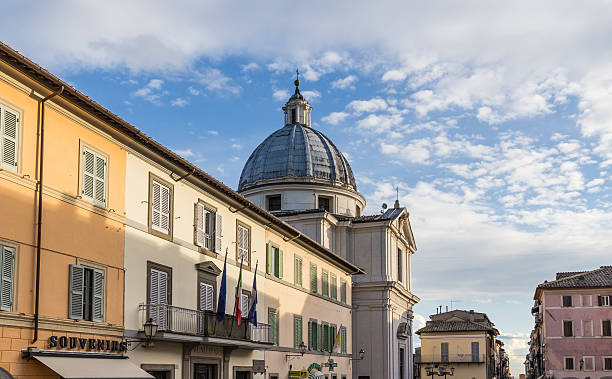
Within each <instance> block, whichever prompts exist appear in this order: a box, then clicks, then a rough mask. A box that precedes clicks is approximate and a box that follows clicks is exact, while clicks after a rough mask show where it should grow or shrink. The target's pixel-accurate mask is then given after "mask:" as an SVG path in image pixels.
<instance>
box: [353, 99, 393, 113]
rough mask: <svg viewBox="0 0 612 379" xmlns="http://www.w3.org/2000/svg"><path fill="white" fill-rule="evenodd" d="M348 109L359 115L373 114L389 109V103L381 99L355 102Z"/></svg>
mask: <svg viewBox="0 0 612 379" xmlns="http://www.w3.org/2000/svg"><path fill="white" fill-rule="evenodd" d="M346 107H347V108H349V109H352V110H353V111H355V112H356V113H358V114H359V113H364V112H367V113H372V112H378V111H381V110H385V109H387V102H386V101H384V100H383V99H381V98H380V97H376V98H373V99H370V100H353V101H351V102H350V103H348V105H347V106H346Z"/></svg>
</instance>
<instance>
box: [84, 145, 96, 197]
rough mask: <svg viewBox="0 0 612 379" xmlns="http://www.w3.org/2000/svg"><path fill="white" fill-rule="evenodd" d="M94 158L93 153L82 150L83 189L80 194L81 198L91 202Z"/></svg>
mask: <svg viewBox="0 0 612 379" xmlns="http://www.w3.org/2000/svg"><path fill="white" fill-rule="evenodd" d="M95 161H96V156H95V154H94V153H93V151H90V150H89V149H85V148H84V149H83V188H82V190H81V193H82V195H83V197H85V198H87V199H89V200H93V198H94V181H95V180H94V176H95V175H94V171H95V164H96V163H95Z"/></svg>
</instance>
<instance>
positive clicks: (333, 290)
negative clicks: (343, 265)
mask: <svg viewBox="0 0 612 379" xmlns="http://www.w3.org/2000/svg"><path fill="white" fill-rule="evenodd" d="M329 297H330V298H332V299H334V300H338V276H337V275H336V274H334V273H333V272H330V273H329Z"/></svg>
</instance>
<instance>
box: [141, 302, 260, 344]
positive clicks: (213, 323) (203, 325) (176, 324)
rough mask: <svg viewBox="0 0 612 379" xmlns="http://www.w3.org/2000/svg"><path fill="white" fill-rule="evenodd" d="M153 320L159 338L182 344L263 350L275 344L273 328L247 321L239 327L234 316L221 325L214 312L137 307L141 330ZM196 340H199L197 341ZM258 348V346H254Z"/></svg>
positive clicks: (226, 317) (153, 306) (151, 305)
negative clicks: (272, 335)
mask: <svg viewBox="0 0 612 379" xmlns="http://www.w3.org/2000/svg"><path fill="white" fill-rule="evenodd" d="M149 318H152V319H153V321H155V323H157V332H158V335H157V338H156V339H162V340H163V339H170V338H172V339H173V340H177V341H180V340H181V336H183V340H185V341H193V342H196V341H199V342H203V343H206V342H211V343H213V342H214V343H217V344H227V345H233V346H241V347H247V348H248V346H250V345H252V346H253V347H254V348H262V346H261V344H263V345H272V342H270V341H271V338H270V326H269V325H266V324H262V323H258V326H254V325H252V324H249V323H248V322H247V320H246V319H245V318H243V319H242V320H241V323H240V325H238V323H237V321H236V319H235V318H234V316H232V315H226V316H225V319H224V320H223V321H222V322H218V321H217V314H216V313H215V312H212V311H199V310H195V309H188V308H181V307H175V306H173V305H165V304H140V305H139V306H138V330H139V331H143V330H144V327H143V325H144V323H145V322H146V321H147V320H148V319H149ZM193 337H196V338H195V339H194V338H193ZM255 345H257V346H255Z"/></svg>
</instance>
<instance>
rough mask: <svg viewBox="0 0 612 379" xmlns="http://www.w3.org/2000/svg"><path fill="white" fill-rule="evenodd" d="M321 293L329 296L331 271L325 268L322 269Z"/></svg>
mask: <svg viewBox="0 0 612 379" xmlns="http://www.w3.org/2000/svg"><path fill="white" fill-rule="evenodd" d="M321 295H323V296H329V273H328V272H327V271H325V270H322V271H321Z"/></svg>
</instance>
